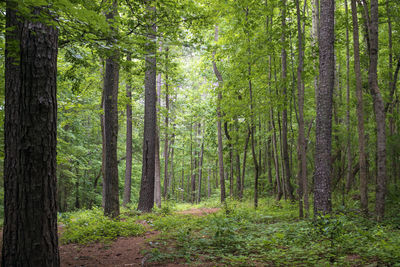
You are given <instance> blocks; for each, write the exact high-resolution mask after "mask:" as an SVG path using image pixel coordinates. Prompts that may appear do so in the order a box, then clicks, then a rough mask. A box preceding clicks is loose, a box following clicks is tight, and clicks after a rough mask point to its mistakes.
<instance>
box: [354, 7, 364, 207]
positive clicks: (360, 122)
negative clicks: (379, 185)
mask: <svg viewBox="0 0 400 267" xmlns="http://www.w3.org/2000/svg"><path fill="white" fill-rule="evenodd" d="M351 13H352V20H353V43H354V73H355V76H356V96H357V129H358V150H359V164H360V196H361V210H362V211H363V213H364V214H368V194H367V192H368V181H367V160H366V155H365V144H366V142H365V133H364V107H363V106H364V104H363V92H362V80H361V79H362V76H361V67H360V48H359V47H360V46H359V33H358V17H357V6H356V0H351Z"/></svg>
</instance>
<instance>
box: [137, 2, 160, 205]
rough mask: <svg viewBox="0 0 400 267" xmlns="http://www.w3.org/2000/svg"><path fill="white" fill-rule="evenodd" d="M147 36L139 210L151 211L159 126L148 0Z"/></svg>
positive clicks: (152, 26)
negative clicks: (157, 128) (157, 129)
mask: <svg viewBox="0 0 400 267" xmlns="http://www.w3.org/2000/svg"><path fill="white" fill-rule="evenodd" d="M146 5H147V38H148V42H147V43H146V58H145V61H146V72H145V104H144V106H145V107H144V108H145V111H144V133H143V161H142V180H141V184H140V196H139V205H138V210H140V211H144V212H150V211H151V210H152V208H153V206H154V171H155V169H154V168H155V142H156V127H157V112H156V102H157V90H156V56H155V55H156V47H155V43H156V42H155V39H156V35H155V34H156V30H157V29H156V25H155V23H154V21H155V13H156V10H155V7H153V1H152V0H147V1H146Z"/></svg>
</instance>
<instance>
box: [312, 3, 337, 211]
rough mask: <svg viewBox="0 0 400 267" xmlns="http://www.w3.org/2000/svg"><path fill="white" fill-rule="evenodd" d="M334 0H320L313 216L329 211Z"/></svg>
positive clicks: (333, 76)
mask: <svg viewBox="0 0 400 267" xmlns="http://www.w3.org/2000/svg"><path fill="white" fill-rule="evenodd" d="M334 14H335V2H334V1H333V0H321V18H320V32H319V36H318V40H319V88H318V97H317V118H316V132H315V136H316V146H315V173H314V215H315V216H316V215H319V214H326V213H330V212H331V211H332V203H331V185H330V183H331V173H332V161H331V148H332V95H333V88H334V85H335V83H334V82H335V64H334V40H335V36H334V24H335V21H334Z"/></svg>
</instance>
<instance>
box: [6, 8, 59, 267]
mask: <svg viewBox="0 0 400 267" xmlns="http://www.w3.org/2000/svg"><path fill="white" fill-rule="evenodd" d="M18 2H19V1H7V2H6V5H7V6H6V8H7V12H6V53H5V123H4V133H5V135H4V138H5V139H4V142H5V148H4V149H5V150H4V152H5V159H4V228H3V248H2V266H59V265H60V255H59V252H58V237H57V203H56V201H57V197H56V195H57V192H56V191H57V178H56V168H57V167H56V165H57V161H56V143H57V98H56V81H57V49H58V45H57V41H58V31H57V29H56V28H54V27H52V26H48V25H45V24H44V23H42V22H39V21H38V20H35V21H34V22H33V21H28V20H27V19H25V18H23V17H21V16H17V15H16V12H17V8H18V4H19V3H18ZM32 13H33V14H31V15H32V16H33V18H35V17H36V18H38V17H40V14H43V15H45V16H47V15H48V13H47V10H45V9H42V8H33V12H32ZM39 20H40V19H39Z"/></svg>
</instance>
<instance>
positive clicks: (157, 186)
mask: <svg viewBox="0 0 400 267" xmlns="http://www.w3.org/2000/svg"><path fill="white" fill-rule="evenodd" d="M158 51H159V52H160V53H161V52H162V43H161V42H160V44H159V49H158ZM161 85H162V77H161V71H160V72H158V73H157V81H156V86H157V103H158V105H157V106H156V113H157V114H158V113H159V107H161ZM159 125H160V117H159V116H157V124H156V142H155V156H154V160H155V167H154V168H155V169H154V202H155V203H156V205H157V207H158V208H161V162H160V127H159Z"/></svg>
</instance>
